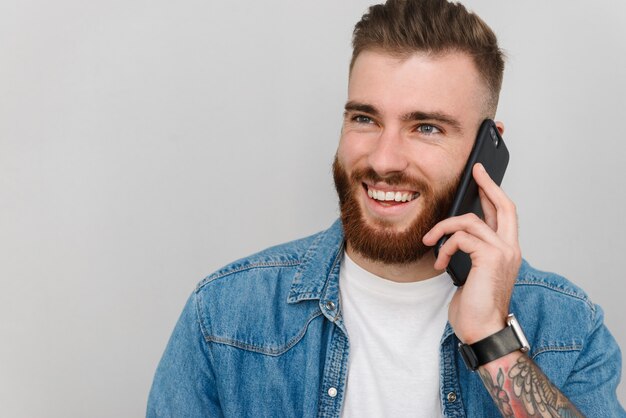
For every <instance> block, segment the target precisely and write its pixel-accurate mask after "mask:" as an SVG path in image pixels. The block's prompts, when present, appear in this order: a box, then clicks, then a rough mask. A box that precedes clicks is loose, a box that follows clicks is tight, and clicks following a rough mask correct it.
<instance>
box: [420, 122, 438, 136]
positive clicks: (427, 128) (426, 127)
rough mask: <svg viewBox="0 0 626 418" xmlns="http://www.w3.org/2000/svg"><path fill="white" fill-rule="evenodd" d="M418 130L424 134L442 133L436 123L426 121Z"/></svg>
mask: <svg viewBox="0 0 626 418" xmlns="http://www.w3.org/2000/svg"><path fill="white" fill-rule="evenodd" d="M417 132H420V133H422V134H424V135H433V134H440V133H441V129H439V128H437V127H436V126H435V125H430V124H428V123H424V124H422V125H419V126H418V127H417Z"/></svg>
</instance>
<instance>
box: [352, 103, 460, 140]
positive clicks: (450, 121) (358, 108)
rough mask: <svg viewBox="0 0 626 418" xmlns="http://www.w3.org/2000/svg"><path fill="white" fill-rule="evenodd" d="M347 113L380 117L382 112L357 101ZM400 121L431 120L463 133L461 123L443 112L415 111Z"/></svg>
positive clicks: (405, 115) (403, 116)
mask: <svg viewBox="0 0 626 418" xmlns="http://www.w3.org/2000/svg"><path fill="white" fill-rule="evenodd" d="M345 110H346V113H347V112H364V113H369V114H370V115H372V116H376V117H379V116H380V112H379V111H378V109H376V107H374V106H372V105H369V104H367V103H359V102H355V101H349V102H348V103H346V106H345ZM400 119H401V120H402V121H404V122H408V121H419V120H431V121H436V122H439V123H442V124H445V125H448V126H450V127H451V128H452V129H454V130H455V131H457V132H459V133H461V132H462V129H461V123H460V122H459V121H458V120H456V119H455V118H453V117H452V116H450V115H447V114H445V113H443V112H423V111H419V110H418V111H414V112H409V113H406V114H404V115H402V116H401V117H400Z"/></svg>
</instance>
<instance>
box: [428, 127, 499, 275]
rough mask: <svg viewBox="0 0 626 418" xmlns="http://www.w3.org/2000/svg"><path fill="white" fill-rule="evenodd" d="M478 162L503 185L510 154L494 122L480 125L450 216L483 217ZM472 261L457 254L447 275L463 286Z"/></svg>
mask: <svg viewBox="0 0 626 418" xmlns="http://www.w3.org/2000/svg"><path fill="white" fill-rule="evenodd" d="M476 163H481V164H482V165H483V166H484V167H485V170H486V171H487V173H488V174H489V176H490V177H491V178H492V180H493V181H494V182H495V183H496V184H497V185H500V184H502V178H503V177H504V172H505V171H506V167H507V165H508V163H509V151H508V149H507V148H506V145H505V144H504V141H503V140H502V137H501V136H500V133H499V132H498V129H497V128H496V124H495V123H494V121H493V120H491V119H486V120H485V121H483V123H482V124H481V125H480V128H479V129H478V134H477V135H476V142H475V143H474V147H473V148H472V151H471V153H470V156H469V158H468V160H467V164H466V165H465V168H464V169H463V174H462V176H461V180H460V182H459V186H458V188H457V191H456V194H455V197H454V200H453V203H452V206H451V208H450V212H449V214H448V217H449V218H450V217H453V216H459V215H464V214H466V213H470V212H473V213H475V214H476V215H478V216H479V217H480V218H483V211H482V207H481V205H480V198H479V196H478V185H477V184H476V182H475V181H474V177H473V176H472V168H473V167H474V165H475V164H476ZM448 238H449V235H446V236H444V237H443V238H441V239H440V240H439V242H438V243H437V245H436V246H435V255H438V254H439V248H441V246H442V245H443V244H444V243H445V242H446V240H447V239H448ZM471 268H472V260H471V259H470V256H469V255H468V254H466V253H464V252H463V251H457V252H456V253H455V254H454V255H453V256H452V258H451V259H450V263H449V264H448V268H447V271H448V274H450V276H451V277H452V281H453V282H454V284H455V285H457V286H463V284H465V281H466V280H467V276H468V275H469V272H470V269H471Z"/></svg>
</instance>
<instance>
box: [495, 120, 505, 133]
mask: <svg viewBox="0 0 626 418" xmlns="http://www.w3.org/2000/svg"><path fill="white" fill-rule="evenodd" d="M496 128H498V132H500V135H504V123H502V122H500V121H496Z"/></svg>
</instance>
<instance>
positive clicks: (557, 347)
mask: <svg viewBox="0 0 626 418" xmlns="http://www.w3.org/2000/svg"><path fill="white" fill-rule="evenodd" d="M511 311H512V312H513V313H514V314H515V315H516V317H518V320H519V321H520V323H521V324H522V327H523V328H524V332H525V333H526V336H527V337H528V339H529V341H531V347H533V348H532V350H531V355H533V356H537V355H539V354H542V353H545V352H565V351H574V352H575V351H579V350H581V349H582V348H583V347H584V346H585V344H586V343H587V342H588V341H587V339H588V336H589V335H590V333H591V332H592V330H593V328H594V324H595V323H596V322H597V316H598V315H601V310H600V308H599V307H598V306H597V305H595V304H594V303H593V302H592V301H591V299H590V298H589V296H588V295H587V293H585V291H584V290H583V289H581V288H580V287H579V286H577V285H575V284H574V283H572V282H571V281H569V280H568V279H566V278H565V277H563V276H560V275H558V274H555V273H550V272H545V271H541V270H538V269H535V268H534V267H532V266H531V265H530V264H528V262H527V261H525V260H524V261H523V262H522V266H521V268H520V271H519V275H518V278H517V282H516V283H515V288H514V290H513V297H512V299H511Z"/></svg>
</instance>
